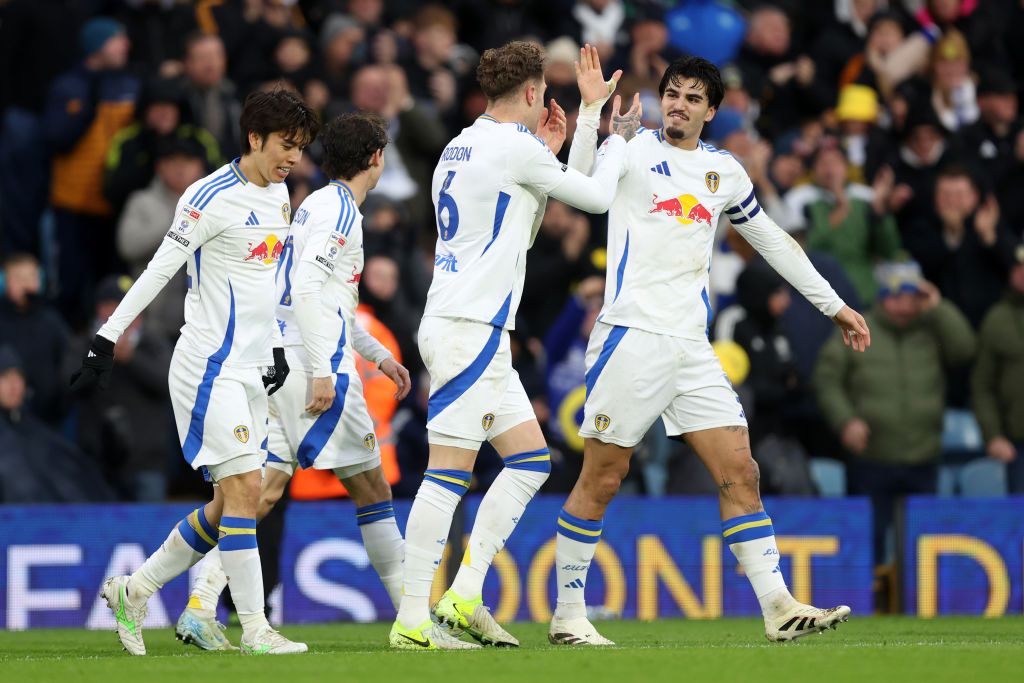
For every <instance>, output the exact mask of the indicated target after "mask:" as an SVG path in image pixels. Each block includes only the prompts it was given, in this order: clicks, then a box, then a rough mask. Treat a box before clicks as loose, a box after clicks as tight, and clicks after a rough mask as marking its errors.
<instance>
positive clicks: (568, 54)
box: [544, 36, 618, 140]
mask: <svg viewBox="0 0 1024 683" xmlns="http://www.w3.org/2000/svg"><path fill="white" fill-rule="evenodd" d="M544 52H545V56H546V60H545V69H544V82H545V83H547V86H548V87H547V89H546V90H545V91H544V99H545V100H546V101H548V102H550V101H551V100H554V101H556V102H558V104H560V105H561V106H562V107H563V108H564V109H565V112H566V116H567V117H571V116H572V114H573V112H574V111H577V110H578V108H579V102H580V95H579V93H580V90H579V86H577V85H576V66H575V65H576V62H578V61H579V58H580V46H579V45H578V44H577V43H576V41H575V40H573V39H572V38H568V37H566V36H562V37H561V38H555V39H554V40H552V41H551V42H550V43H548V44H547V47H546V48H545V49H544ZM614 68H618V67H614ZM614 68H611V67H610V68H609V75H610V73H611V72H613V71H614ZM574 130H575V124H572V128H571V129H569V130H567V131H566V140H571V139H572V137H571V136H572V133H573V131H574Z"/></svg>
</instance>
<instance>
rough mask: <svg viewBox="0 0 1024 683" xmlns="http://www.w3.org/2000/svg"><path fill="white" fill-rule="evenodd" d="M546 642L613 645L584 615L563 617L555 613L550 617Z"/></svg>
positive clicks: (553, 643) (555, 643)
mask: <svg viewBox="0 0 1024 683" xmlns="http://www.w3.org/2000/svg"><path fill="white" fill-rule="evenodd" d="M548 642H550V643H551V644H552V645H576V646H578V645H596V646H608V645H614V644H615V643H613V642H612V641H610V640H608V639H607V638H605V637H604V636H602V635H601V634H600V633H598V632H597V629H596V628H594V625H593V624H591V623H590V620H589V619H587V618H586V617H576V618H574V619H563V618H561V617H559V616H558V615H557V614H556V615H555V616H554V617H552V619H551V627H550V628H549V629H548Z"/></svg>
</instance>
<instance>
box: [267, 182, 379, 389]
mask: <svg viewBox="0 0 1024 683" xmlns="http://www.w3.org/2000/svg"><path fill="white" fill-rule="evenodd" d="M303 262H305V263H310V264H312V265H314V266H316V267H317V268H319V269H321V270H323V271H325V272H326V273H327V274H328V277H327V282H326V283H325V284H324V285H323V289H322V290H321V299H322V301H323V305H324V307H325V308H326V309H327V310H328V312H329V313H330V315H328V316H322V317H321V318H320V319H321V320H322V321H323V323H324V324H325V325H329V326H330V329H323V330H319V333H320V334H321V335H323V336H326V337H328V338H330V339H332V340H334V341H335V342H336V344H337V353H336V354H335V355H336V356H337V358H338V359H339V360H340V357H341V355H342V351H343V347H344V346H345V345H346V343H347V342H346V338H345V337H346V335H345V331H346V330H348V331H349V336H351V331H352V330H353V327H354V317H355V311H356V306H358V305H359V279H360V277H361V276H362V273H363V215H362V213H360V211H359V207H358V206H356V202H355V199H354V198H353V196H352V191H351V190H350V189H349V188H348V186H347V185H345V183H343V182H341V181H337V180H333V181H331V182H330V184H328V185H327V186H326V187H323V188H321V189H319V190H317V191H316V192H314V193H313V194H311V195H309V196H308V197H306V199H305V201H303V202H302V206H300V207H299V208H298V210H296V212H295V217H294V219H292V229H291V233H290V234H289V235H288V241H287V242H286V243H285V247H284V252H283V253H282V254H281V261H280V263H279V264H278V273H277V299H276V301H277V320H278V325H280V327H281V332H282V334H283V335H284V343H285V345H286V346H291V347H298V348H297V349H296V351H297V352H298V355H297V357H298V358H299V359H300V363H301V364H302V365H305V364H306V358H305V353H303V352H302V348H301V347H302V346H303V342H302V335H301V334H300V332H299V326H298V323H297V321H296V315H295V308H294V305H295V302H294V300H293V293H292V287H293V285H294V283H295V274H296V272H297V271H298V268H299V264H300V263H303ZM332 365H333V371H334V372H337V371H338V363H337V362H333V363H332ZM303 369H305V368H303Z"/></svg>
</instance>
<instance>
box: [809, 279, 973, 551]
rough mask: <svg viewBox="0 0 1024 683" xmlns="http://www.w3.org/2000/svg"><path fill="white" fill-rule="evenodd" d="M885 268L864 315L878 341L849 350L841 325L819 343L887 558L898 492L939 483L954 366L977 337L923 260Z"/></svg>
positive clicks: (831, 398) (831, 396)
mask: <svg viewBox="0 0 1024 683" xmlns="http://www.w3.org/2000/svg"><path fill="white" fill-rule="evenodd" d="M877 276H878V296H879V301H878V304H877V305H876V306H875V307H874V308H873V309H871V311H869V312H868V313H867V315H865V319H866V320H867V322H868V325H869V326H870V328H871V350H870V351H869V352H868V353H850V351H849V349H847V348H846V347H844V346H843V341H842V339H840V336H839V335H840V333H838V332H837V333H836V334H834V335H833V337H832V339H830V340H829V342H828V343H827V344H826V345H825V347H824V348H823V349H822V350H821V355H820V356H819V358H818V365H817V367H816V368H815V371H814V388H815V391H816V392H817V395H818V401H819V402H820V404H821V408H822V412H823V413H824V415H825V418H826V419H827V420H828V422H829V424H830V425H831V426H832V428H833V429H834V430H835V432H836V433H837V434H839V435H840V438H841V439H842V442H843V445H844V446H845V447H846V449H847V450H848V451H849V452H850V454H851V455H852V456H853V458H852V460H850V462H849V466H848V468H847V482H848V488H849V492H850V493H851V494H853V495H867V496H870V497H871V505H872V509H873V512H874V547H875V560H876V562H877V563H879V564H881V563H883V562H885V561H886V559H887V553H886V543H885V536H886V532H887V530H888V528H889V526H890V525H891V523H892V519H893V514H894V513H893V505H894V503H895V501H896V499H897V498H898V497H901V496H905V495H909V494H914V493H919V494H933V495H934V494H935V492H936V490H937V483H938V459H939V454H940V452H941V435H942V415H943V410H944V407H945V402H944V400H943V399H944V396H945V389H946V373H947V371H948V369H949V368H950V367H954V366H958V365H964V364H966V363H967V362H969V361H970V360H971V357H972V356H973V355H974V350H975V338H974V332H972V331H971V327H970V324H969V323H968V322H967V319H966V318H964V316H963V314H962V313H960V311H959V310H957V308H956V306H954V305H953V304H951V303H950V302H948V301H945V300H944V299H943V298H942V295H941V294H940V293H939V290H938V288H937V287H935V286H934V285H933V284H931V283H930V282H927V281H925V280H923V279H921V275H920V269H919V268H918V266H917V264H914V263H888V264H883V265H880V266H879V267H878V270H877Z"/></svg>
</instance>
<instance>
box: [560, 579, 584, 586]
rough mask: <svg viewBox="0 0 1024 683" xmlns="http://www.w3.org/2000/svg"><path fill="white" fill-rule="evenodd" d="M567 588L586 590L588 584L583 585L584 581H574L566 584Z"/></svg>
mask: <svg viewBox="0 0 1024 683" xmlns="http://www.w3.org/2000/svg"><path fill="white" fill-rule="evenodd" d="M565 587H566V588H584V587H586V584H585V583H583V580H582V579H573V580H572V581H571V582H569V583H567V584H565Z"/></svg>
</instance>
